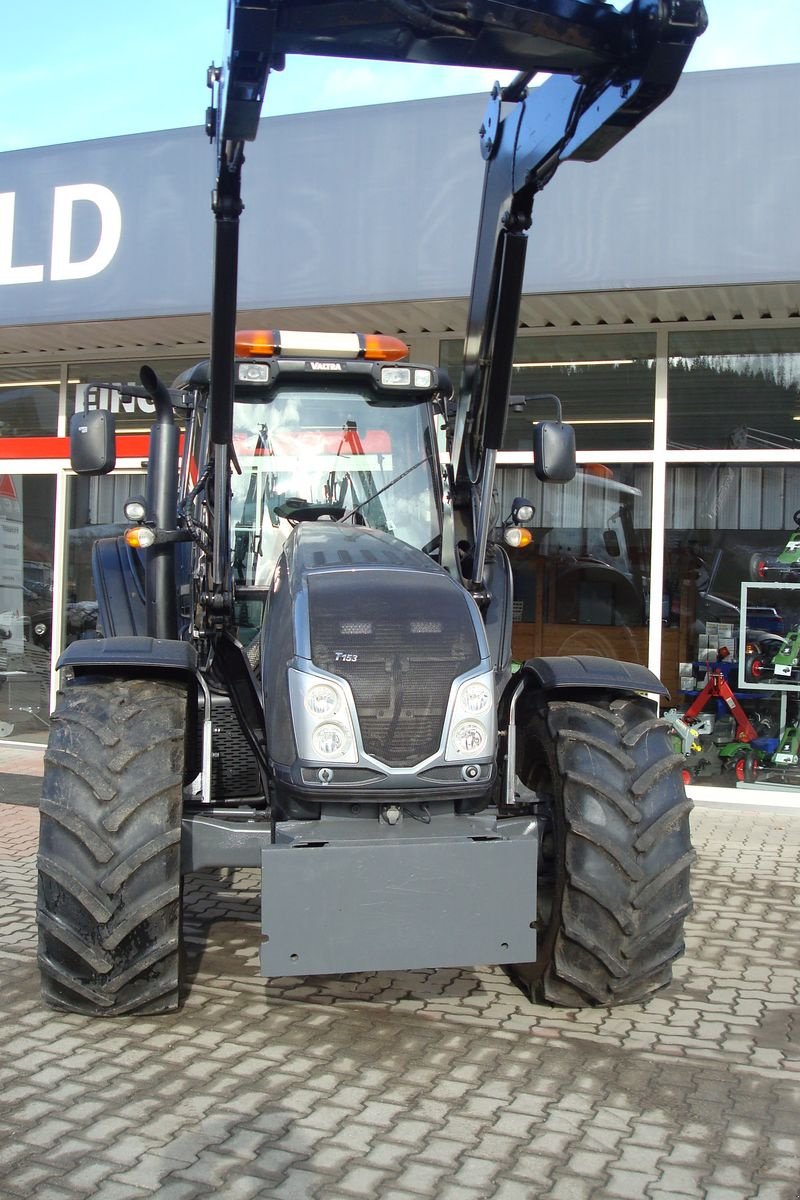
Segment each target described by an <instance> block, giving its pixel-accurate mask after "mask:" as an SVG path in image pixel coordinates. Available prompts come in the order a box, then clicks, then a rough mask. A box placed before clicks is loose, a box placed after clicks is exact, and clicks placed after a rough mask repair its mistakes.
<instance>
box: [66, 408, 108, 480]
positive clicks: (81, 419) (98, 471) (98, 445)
mask: <svg viewBox="0 0 800 1200" xmlns="http://www.w3.org/2000/svg"><path fill="white" fill-rule="evenodd" d="M69 458H70V463H71V464H72V469H73V471H77V473H78V474H79V475H107V474H108V472H109V471H113V470H114V467H115V466H116V464H117V449H116V430H115V422H114V414H113V413H110V412H107V411H106V410H105V409H103V408H98V409H93V410H92V411H91V412H82V413H75V415H74V416H73V417H72V418H71V419H70V423H69Z"/></svg>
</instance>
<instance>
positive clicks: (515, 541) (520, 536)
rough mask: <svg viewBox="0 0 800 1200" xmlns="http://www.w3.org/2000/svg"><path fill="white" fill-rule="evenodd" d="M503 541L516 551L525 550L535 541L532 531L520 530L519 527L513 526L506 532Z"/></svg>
mask: <svg viewBox="0 0 800 1200" xmlns="http://www.w3.org/2000/svg"><path fill="white" fill-rule="evenodd" d="M503 541H504V542H505V544H506V545H507V546H512V547H514V549H516V550H524V548H525V547H526V546H530V544H531V542H532V541H533V534H532V533H531V531H530V529H520V528H518V527H517V526H512V527H511V528H510V529H506V530H505V532H504V534H503Z"/></svg>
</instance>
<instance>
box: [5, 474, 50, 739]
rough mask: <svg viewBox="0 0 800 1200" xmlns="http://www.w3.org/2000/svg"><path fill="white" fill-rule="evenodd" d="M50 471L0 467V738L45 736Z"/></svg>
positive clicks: (47, 690) (47, 709)
mask: <svg viewBox="0 0 800 1200" xmlns="http://www.w3.org/2000/svg"><path fill="white" fill-rule="evenodd" d="M55 492H56V481H55V476H53V475H29V476H27V477H26V476H24V475H17V474H15V475H2V474H0V738H12V739H13V740H14V741H17V740H20V741H28V742H38V741H46V738H47V724H48V719H49V712H50V637H51V630H52V625H53V540H54V519H53V518H54V513H55Z"/></svg>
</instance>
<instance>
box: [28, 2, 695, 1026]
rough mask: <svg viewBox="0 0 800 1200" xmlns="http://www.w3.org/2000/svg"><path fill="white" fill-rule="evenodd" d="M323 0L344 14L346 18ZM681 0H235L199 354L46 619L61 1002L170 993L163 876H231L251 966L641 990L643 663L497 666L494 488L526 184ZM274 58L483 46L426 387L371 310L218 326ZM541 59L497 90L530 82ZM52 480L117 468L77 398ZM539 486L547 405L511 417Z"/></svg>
mask: <svg viewBox="0 0 800 1200" xmlns="http://www.w3.org/2000/svg"><path fill="white" fill-rule="evenodd" d="M343 10H347V11H346V13H345V12H343ZM704 24H705V14H704V11H703V6H702V3H701V2H700V0H671V2H670V0H635V2H634V3H633V4H632V5H630V6H629V8H628V9H626V10H625V11H624V12H617V11H616V10H615V9H612V8H611V7H610V6H609V5H606V4H605V3H603V2H602V0H580V2H578V0H532V2H530V3H527V4H519V3H517V4H502V3H469V4H467V3H464V4H462V3H452V2H448V3H446V4H445V3H442V4H436V3H433V4H431V3H425V4H424V5H423V4H416V3H411V2H409V3H404V4H397V3H389V2H387V3H356V2H353V3H346V4H342V3H335V4H334V3H329V2H328V0H317V2H316V3H296V2H292V0H284V2H281V0H274V2H270V0H249V2H244V0H232V3H231V5H230V11H229V41H230V45H229V51H228V54H227V56H226V60H225V63H224V65H223V67H222V68H219V69H218V68H212V70H211V71H210V73H209V80H210V84H211V86H212V88H213V93H214V103H213V104H212V107H211V109H210V110H209V115H208V122H207V125H208V130H209V132H210V133H211V135H212V136H213V137H214V139H215V142H216V146H217V164H218V177H217V187H216V189H215V192H214V199H213V207H214V213H215V218H216V247H215V269H214V297H213V305H212V338H211V355H210V359H209V361H208V362H203V363H200V364H198V365H197V366H196V367H194V368H193V369H192V370H190V371H188V372H185V373H184V374H183V375H182V376H181V377H179V379H178V380H176V381H175V383H174V384H173V386H172V387H167V386H166V385H165V384H164V383H163V382H162V381H161V380H160V379H159V378H158V376H157V375H156V374H155V372H154V371H153V370H152V369H151V368H149V367H144V368H143V369H142V373H141V382H142V388H143V390H144V391H145V392H146V393H147V395H148V396H149V397H150V398H152V400H153V401H154V404H155V410H156V416H155V422H154V425H153V429H152V433H151V443H150V455H149V461H148V471H147V494H146V495H145V496H142V497H140V498H132V499H131V500H129V501H128V504H127V509H126V515H127V516H128V518H129V520H130V522H131V524H130V527H129V528H128V529H127V530H126V532H125V535H124V537H122V538H107V539H101V540H100V541H99V542H98V543H97V545H96V548H95V553H94V578H95V587H96V592H97V600H98V606H99V620H98V630H97V634H98V636H95V637H91V636H90V637H84V638H83V639H81V640H78V641H75V642H74V643H72V645H70V646H69V647H68V648H67V650H66V651H65V653H64V654H63V655H62V657H61V660H60V664H59V665H60V667H61V668H62V670H63V671H64V672H65V676H66V677H67V681H66V683H65V686H64V688H63V691H62V693H61V698H60V700H59V703H58V706H57V708H56V711H55V713H54V714H53V719H52V729H51V735H50V741H49V745H48V750H47V755H46V771H45V780H44V787H43V795H42V802H41V839H40V851H39V873H40V887H39V904H38V914H39V931H40V949H39V963H40V967H41V973H42V985H43V991H44V996H45V999H46V1000H47V1002H48V1003H50V1004H52V1005H54V1006H55V1007H58V1008H62V1009H67V1010H70V1011H74V1012H80V1013H86V1014H91V1015H98V1016H102V1015H110V1016H113V1015H118V1014H139V1013H156V1012H163V1011H168V1010H170V1009H173V1008H175V1007H176V1006H177V1005H178V1004H179V1003H180V998H181V988H182V981H181V974H180V970H181V937H180V933H181V895H182V876H183V875H184V874H185V873H187V872H191V871H196V870H200V869H206V868H216V867H236V866H247V867H256V868H260V869H261V872H262V949H261V967H262V972H263V974H265V975H267V976H270V977H276V976H297V975H300V976H310V975H324V974H331V973H335V974H340V973H345V972H359V971H375V970H385V969H393V970H397V969H414V968H422V967H425V968H430V967H436V966H469V965H473V964H501V965H503V966H505V967H506V969H507V970H508V971H509V972H510V973H511V975H512V977H513V978H515V979H516V980H517V982H518V983H519V984H520V986H521V987H523V989H524V990H525V991H526V993H527V994H528V995H529V996H530V997H531V998H532V999H537V1000H542V1001H547V1002H550V1003H557V1004H565V1005H569V1006H581V1005H613V1004H618V1003H626V1002H632V1001H641V1000H645V999H647V998H648V997H649V996H651V995H652V994H653V993H655V992H656V991H658V990H659V989H660V988H662V987H663V986H665V985H666V984H667V983H668V982H669V980H670V977H671V969H672V962H673V960H674V959H675V958H676V957H677V956H678V955H679V954H680V953H681V951H682V948H683V923H684V918H685V917H686V915H687V913H688V912H689V910H690V906H691V902H690V895H689V869H690V864H691V861H692V857H693V853H692V849H691V844H690V838H689V810H690V804H689V802H688V801H687V799H686V796H685V793H684V790H683V784H682V780H681V763H682V759H681V756H680V755H676V754H674V753H673V752H672V745H671V737H670V730H669V728H668V727H667V726H666V725H665V724H664V723H663V722H662V721H661V720H660V719H659V716H658V697H659V696H661V695H664V694H665V689H664V688H663V686H662V685H661V683H660V682H659V681H658V680H657V679H656V677H655V676H654V675H652V674H651V673H650V672H649V671H647V670H645V669H644V668H643V667H640V666H637V665H635V664H630V663H624V662H619V661H615V660H610V659H602V658H595V657H580V656H578V657H565V658H539V659H533V660H531V661H528V662H525V663H524V664H523V665H522V666H521V667H520V668H519V669H515V664H513V663H512V655H511V613H512V576H511V569H510V565H509V559H508V556H507V554H506V551H505V549H504V541H508V542H509V543H510V544H514V536H513V535H514V531H515V530H516V529H518V528H519V526H520V525H522V524H524V523H525V522H529V521H530V519H531V516H532V513H531V506H530V505H529V504H528V503H527V501H526V500H525V499H524V498H523V497H520V498H519V499H518V500H517V501H515V503H514V506H513V510H512V512H511V513H509V514H500V513H498V512H497V506H496V501H495V488H494V483H495V465H496V459H497V451H498V449H499V447H500V445H501V441H502V436H503V429H504V424H505V415H506V410H507V407H508V399H509V381H510V376H511V364H512V349H513V341H514V336H515V333H516V329H517V314H518V306H519V299H520V294H521V289H522V272H523V266H524V257H525V249H526V244H527V236H526V235H527V229H528V227H529V225H530V220H531V209H532V203H533V198H534V196H535V193H536V192H537V191H538V190H539V189H540V188H541V187H543V186H544V185H545V184H546V183H547V182H548V181H549V179H550V178H551V177H552V175H553V173H554V172H555V170H556V167H557V166H558V164H559V162H561V161H563V160H564V159H567V158H572V159H579V160H587V161H588V160H592V159H595V158H597V157H599V156H600V155H601V154H603V153H605V151H606V150H608V149H609V148H610V147H611V146H612V145H613V144H614V143H615V142H616V141H618V140H619V139H620V138H621V137H623V136H624V135H625V133H627V132H628V130H629V129H631V128H633V127H634V126H635V125H636V124H637V123H638V122H639V121H640V120H641V119H642V118H643V117H645V116H646V115H647V113H648V112H650V111H651V110H652V109H653V108H654V107H656V106H657V105H658V104H659V103H660V102H661V101H662V100H663V99H665V98H666V96H668V95H669V93H670V91H671V90H672V88H673V87H674V85H675V83H676V82H677V80H678V78H679V76H680V72H681V70H682V68H683V66H684V63H685V61H686V58H687V56H688V54H689V52H690V50H691V47H692V45H693V43H694V41H695V39H696V37H697V36H698V34H699V33H701V32H702V30H703V28H704ZM286 53H334V54H338V55H350V56H353V57H371V58H387V59H408V60H411V61H436V62H443V63H446V64H447V63H462V64H468V65H493V66H496V67H506V66H514V67H517V68H521V69H522V71H523V74H521V75H519V76H518V77H517V78H516V79H515V80H514V82H513V83H512V84H510V85H509V87H508V88H506V89H505V90H503V89H500V88H495V89H494V91H493V93H492V97H491V99H490V102H489V106H488V109H487V114H486V117H485V119H484V122H483V125H482V127H481V131H480V134H481V149H482V153H483V156H484V158H485V160H486V183H485V190H484V199H483V206H482V211H481V220H480V227H479V234H478V246H477V253H476V262H475V273H474V282H473V291H472V297H471V307H470V316H469V322H468V331H467V339H466V344H465V366H464V370H463V374H462V377H461V380H460V382H459V384H458V386H457V387H456V388H455V389H454V388H453V386H452V384H451V382H450V380H449V379H448V378H447V376H446V375H445V374H444V373H443V372H442V371H440V370H438V369H437V368H435V367H432V366H429V365H424V364H415V363H411V362H409V361H408V357H407V350H406V347H405V346H404V345H403V344H402V343H401V342H398V340H397V339H396V338H394V337H387V336H383V335H380V334H374V333H369V334H317V335H312V334H303V333H298V332H289V331H274V330H272V331H270V330H255V331H249V332H241V333H239V334H236V332H235V325H236V251H237V238H238V219H239V212H240V209H241V200H240V183H241V168H242V162H243V152H242V151H243V145H244V142H246V141H247V140H250V139H252V138H253V137H254V136H255V132H256V127H257V121H258V115H259V113H260V108H261V102H262V99H263V94H264V88H265V85H266V80H267V76H268V73H269V70H270V69H271V68H272V67H275V66H279V65H281V64H282V60H283V56H284V55H285V54H286ZM537 70H547V71H551V72H552V73H553V77H552V78H551V79H550V80H549V81H548V82H547V83H545V84H544V85H542V86H541V87H538V88H536V89H535V90H534V91H532V92H531V93H530V94H529V92H528V85H529V84H530V81H531V79H532V76H533V73H534V72H535V71H537ZM71 435H72V461H73V466H74V468H75V469H76V470H78V471H84V472H94V473H102V472H105V471H108V470H110V469H112V467H113V465H114V431H113V428H112V426H111V422H110V419H109V417H108V414H106V413H102V412H95V413H89V414H78V415H76V417H75V418H74V419H73V426H72V431H71ZM532 449H533V451H534V462H535V469H536V472H537V474H538V476H539V478H541V479H543V480H549V481H553V482H554V484H557V483H558V482H563V481H566V480H568V479H570V478H571V477H572V475H573V474H574V471H575V446H574V436H573V433H572V430H571V429H570V427H569V426H568V425H565V424H564V423H563V422H562V421H561V419H560V412H559V411H558V408H557V403H556V405H555V406H554V419H553V420H548V421H543V422H540V423H539V424H538V425H537V426H535V427H534V429H533V434H532Z"/></svg>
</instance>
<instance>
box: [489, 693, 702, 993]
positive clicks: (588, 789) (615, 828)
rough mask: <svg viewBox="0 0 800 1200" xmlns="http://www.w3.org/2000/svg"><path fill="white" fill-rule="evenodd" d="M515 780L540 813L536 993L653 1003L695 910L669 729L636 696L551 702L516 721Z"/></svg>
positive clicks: (520, 975)
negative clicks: (523, 786) (528, 792)
mask: <svg viewBox="0 0 800 1200" xmlns="http://www.w3.org/2000/svg"><path fill="white" fill-rule="evenodd" d="M520 734H521V742H522V745H521V769H520V771H519V775H520V778H521V779H522V781H523V783H525V784H526V785H527V786H528V787H529V788H531V789H532V790H533V791H535V792H536V793H537V796H538V798H539V801H540V803H539V804H538V805H537V811H538V812H539V813H540V815H542V816H543V818H544V819H543V823H542V835H541V852H540V870H539V882H538V896H537V926H538V930H539V937H538V942H539V955H538V958H537V961H536V963H533V964H524V965H519V966H517V967H512V968H511V973H512V974H513V975H514V976H515V977H516V978H517V980H518V982H521V983H522V984H523V985H524V986H525V987H526V989H527V990H528V991H529V994H530V995H531V998H532V999H535V1000H539V1001H544V1002H547V1003H550V1004H559V1005H566V1006H568V1007H586V1006H592V1005H608V1006H611V1005H616V1004H626V1003H633V1002H639V1001H643V1000H647V999H649V998H650V997H651V996H652V995H654V994H655V993H656V992H658V991H660V990H661V988H663V987H666V986H667V984H669V983H670V981H671V978H672V963H673V960H674V959H675V958H677V957H678V956H679V955H680V954H681V953H682V952H683V948H684V946H683V923H684V919H685V917H686V915H687V914H688V913H689V912H690V910H691V896H690V892H689V868H690V865H691V863H692V861H693V858H694V852H693V851H692V848H691V841H690V835H689V813H690V810H691V807H692V806H691V802H690V801H689V800H688V799H687V797H686V793H685V791H684V787H683V782H682V778H681V766H682V764H683V758H682V757H681V755H677V754H674V753H673V751H672V747H671V742H670V734H669V730H668V728H667V727H666V726H665V725H664V724H663V722H661V721H659V720H658V719H657V718H656V716H655V714H654V712H653V708H652V705H651V704H650V703H648V702H647V701H646V700H643V699H641V698H639V697H624V698H614V697H603V698H596V697H595V696H594V695H592V697H591V698H590V699H589V700H584V699H583V698H580V699H577V698H572V699H567V700H551V701H549V702H546V703H544V704H543V705H542V706H541V707H538V708H535V709H533V710H531V711H529V713H528V717H527V722H526V725H522V724H521V728H520Z"/></svg>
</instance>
